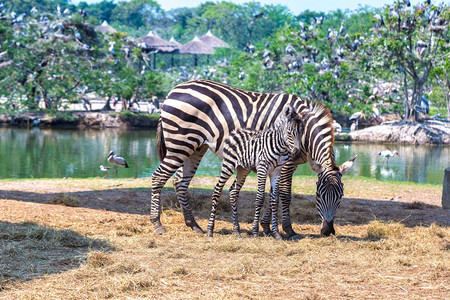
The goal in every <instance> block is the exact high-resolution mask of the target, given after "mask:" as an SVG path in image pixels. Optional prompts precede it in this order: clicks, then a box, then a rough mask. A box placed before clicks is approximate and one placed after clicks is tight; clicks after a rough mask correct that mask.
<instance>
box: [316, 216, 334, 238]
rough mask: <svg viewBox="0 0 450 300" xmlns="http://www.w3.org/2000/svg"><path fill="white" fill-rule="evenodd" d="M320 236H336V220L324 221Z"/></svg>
mask: <svg viewBox="0 0 450 300" xmlns="http://www.w3.org/2000/svg"><path fill="white" fill-rule="evenodd" d="M320 234H321V235H324V236H329V235H330V234H336V232H335V231H334V220H331V221H327V220H325V219H322V228H321V229H320Z"/></svg>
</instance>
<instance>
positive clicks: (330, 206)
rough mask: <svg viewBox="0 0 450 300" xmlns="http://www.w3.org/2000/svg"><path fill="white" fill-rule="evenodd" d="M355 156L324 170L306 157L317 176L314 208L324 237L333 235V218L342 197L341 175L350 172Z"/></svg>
mask: <svg viewBox="0 0 450 300" xmlns="http://www.w3.org/2000/svg"><path fill="white" fill-rule="evenodd" d="M355 159H356V156H355V157H353V158H352V159H350V160H348V161H347V162H345V163H343V164H342V165H340V166H339V167H337V166H335V167H332V168H324V167H323V166H321V165H320V164H319V163H318V162H317V161H315V160H313V159H312V158H311V157H308V161H309V164H310V166H311V169H312V170H313V171H314V172H316V173H317V174H318V178H319V180H318V181H317V192H316V206H317V210H318V211H319V215H320V218H321V219H322V227H321V229H320V233H321V234H322V235H325V236H329V235H330V234H335V230H334V217H335V215H336V211H337V209H338V208H339V205H340V204H341V198H342V196H343V195H344V184H343V183H342V181H341V178H342V175H344V174H346V173H347V172H348V171H350V169H351V167H352V166H353V162H354V161H355Z"/></svg>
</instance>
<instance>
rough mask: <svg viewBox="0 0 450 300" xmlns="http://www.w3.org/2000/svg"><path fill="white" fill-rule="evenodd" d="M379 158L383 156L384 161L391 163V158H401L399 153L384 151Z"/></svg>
mask: <svg viewBox="0 0 450 300" xmlns="http://www.w3.org/2000/svg"><path fill="white" fill-rule="evenodd" d="M378 155H379V156H381V157H382V158H383V160H387V162H389V158H391V157H393V156H395V155H398V156H400V154H398V152H397V151H395V150H394V151H390V150H383V151H381V152H380V153H378Z"/></svg>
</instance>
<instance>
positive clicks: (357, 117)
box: [348, 110, 364, 121]
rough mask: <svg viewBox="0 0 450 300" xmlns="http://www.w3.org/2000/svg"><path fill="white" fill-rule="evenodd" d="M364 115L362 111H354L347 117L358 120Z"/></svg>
mask: <svg viewBox="0 0 450 300" xmlns="http://www.w3.org/2000/svg"><path fill="white" fill-rule="evenodd" d="M363 115H364V113H363V111H362V110H361V111H358V112H355V113H354V114H352V115H351V116H350V118H348V119H349V120H350V121H355V120H359V119H360V118H361V117H362V116H363Z"/></svg>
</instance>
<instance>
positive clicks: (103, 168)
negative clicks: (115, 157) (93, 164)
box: [100, 165, 111, 178]
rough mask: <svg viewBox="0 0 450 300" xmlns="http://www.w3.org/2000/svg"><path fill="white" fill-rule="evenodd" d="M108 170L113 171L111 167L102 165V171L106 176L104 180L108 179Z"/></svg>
mask: <svg viewBox="0 0 450 300" xmlns="http://www.w3.org/2000/svg"><path fill="white" fill-rule="evenodd" d="M108 170H111V167H108V166H104V165H100V171H102V172H105V176H103V178H107V177H108Z"/></svg>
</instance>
